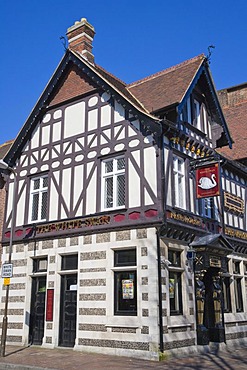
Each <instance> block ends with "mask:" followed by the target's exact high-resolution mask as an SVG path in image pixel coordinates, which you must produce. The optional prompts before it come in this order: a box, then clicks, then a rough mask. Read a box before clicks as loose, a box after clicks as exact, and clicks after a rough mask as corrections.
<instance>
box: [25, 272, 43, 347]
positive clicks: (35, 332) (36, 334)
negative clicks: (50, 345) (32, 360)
mask: <svg viewBox="0 0 247 370" xmlns="http://www.w3.org/2000/svg"><path fill="white" fill-rule="evenodd" d="M45 292H46V277H45V276H43V277H36V278H33V279H32V298H31V314H30V327H29V341H30V343H32V344H36V345H41V344H42V340H43V336H44V323H45Z"/></svg>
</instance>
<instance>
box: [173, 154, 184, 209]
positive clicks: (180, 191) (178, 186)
mask: <svg viewBox="0 0 247 370" xmlns="http://www.w3.org/2000/svg"><path fill="white" fill-rule="evenodd" d="M179 161H180V162H181V163H182V171H180V170H179ZM172 171H173V172H172V174H173V184H174V194H173V195H174V199H173V204H174V206H175V207H177V208H181V209H186V190H185V184H186V177H185V159H184V158H183V157H180V156H178V155H177V154H175V153H174V154H173V169H172ZM179 180H181V183H180V182H179ZM181 195H182V197H181ZM181 200H182V202H181Z"/></svg>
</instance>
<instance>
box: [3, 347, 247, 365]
mask: <svg viewBox="0 0 247 370" xmlns="http://www.w3.org/2000/svg"><path fill="white" fill-rule="evenodd" d="M145 369H147V370H152V369H153V370H154V369H155V370H156V369H157V370H161V369H163V370H166V369H175V370H185V369H194V370H204V369H205V370H206V369H207V370H208V369H214V370H215V369H221V370H246V369H247V347H241V348H237V349H228V350H224V351H220V352H218V353H206V354H200V355H199V354H196V355H189V356H185V357H181V358H177V357H167V358H166V359H164V360H163V361H160V362H156V361H148V360H142V359H136V358H130V357H120V356H109V355H103V354H94V353H87V352H80V351H74V350H73V349H67V348H55V349H46V348H42V347H36V346H29V347H16V346H7V347H6V355H5V357H0V370H145Z"/></svg>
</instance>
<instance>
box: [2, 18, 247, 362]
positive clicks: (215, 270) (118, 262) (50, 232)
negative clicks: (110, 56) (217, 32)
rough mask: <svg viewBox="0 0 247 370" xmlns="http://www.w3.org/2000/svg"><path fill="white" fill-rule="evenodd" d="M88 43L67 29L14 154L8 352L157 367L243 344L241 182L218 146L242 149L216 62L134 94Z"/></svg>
mask: <svg viewBox="0 0 247 370" xmlns="http://www.w3.org/2000/svg"><path fill="white" fill-rule="evenodd" d="M94 35H95V30H94V27H93V26H92V25H91V24H90V23H89V22H88V21H87V20H86V19H85V18H82V19H81V20H80V21H77V22H75V24H74V25H73V26H71V27H70V28H68V30H67V38H68V49H67V50H66V52H65V54H64V56H63V58H62V60H61V62H60V63H59V65H58V67H57V69H56V70H55V72H54V74H53V75H52V76H51V79H50V81H49V82H48V84H47V86H46V87H45V89H44V91H43V92H42V94H41V96H40V98H39V100H38V101H37V103H36V105H35V106H34V108H33V110H32V111H31V113H30V115H29V117H28V118H27V120H26V122H25V123H24V125H23V127H22V128H21V130H20V132H19V134H18V136H17V138H16V140H15V141H14V143H13V145H12V147H11V149H10V150H9V151H8V153H7V155H6V156H5V158H4V161H5V162H6V163H7V164H8V166H9V168H11V171H10V172H9V176H7V177H6V173H5V178H7V183H6V191H7V201H6V210H5V220H4V228H3V238H2V243H3V254H2V263H4V262H6V261H8V257H9V244H10V237H11V231H12V238H13V248H12V251H11V254H12V256H11V257H12V259H11V261H12V264H13V277H12V278H11V279H10V285H9V289H10V291H9V303H8V328H7V343H8V344H16V345H27V344H28V343H30V344H34V345H40V346H43V347H47V348H54V347H58V346H60V347H71V348H72V349H75V350H81V351H89V352H98V353H107V354H114V355H123V356H134V357H141V358H146V359H152V360H159V359H160V358H162V356H163V353H165V354H166V353H174V354H175V353H177V354H182V353H189V352H197V351H203V350H205V349H206V350H209V349H210V348H211V347H214V346H215V345H217V346H218V347H219V348H225V346H238V345H240V344H243V343H245V344H246V333H247V312H246V311H247V302H246V279H247V274H246V266H247V254H246V252H247V248H246V247H247V243H246V239H247V233H246V181H247V176H246V175H247V172H246V167H244V166H241V165H240V164H237V163H235V162H234V161H230V160H228V159H226V158H224V157H223V156H222V155H220V154H219V153H218V152H217V151H216V149H217V148H220V147H224V146H228V147H230V148H231V147H232V145H233V143H232V138H231V135H230V132H229V129H228V126H227V122H226V120H225V118H224V114H223V111H222V108H221V105H220V103H219V100H218V96H217V92H216V90H215V87H214V82H213V80H212V76H211V72H210V69H209V63H208V58H207V57H205V56H204V55H203V54H202V55H199V56H197V57H194V58H192V59H190V60H186V61H184V62H182V63H181V64H178V65H176V66H173V67H171V68H168V69H166V70H163V71H161V72H158V73H156V74H154V75H151V76H148V77H145V78H144V79H142V80H139V81H136V82H133V83H131V84H125V83H124V82H123V81H121V80H120V79H118V78H117V77H115V76H113V75H112V74H111V73H109V72H107V71H106V70H104V69H103V68H102V67H100V66H99V65H97V64H96V63H95V60H94V55H93V53H92V43H93V38H94ZM13 171H15V172H14V173H15V174H16V182H15V181H14V174H13ZM5 172H6V171H5ZM14 195H15V199H16V202H15V205H14V208H13V209H12V200H13V196H14ZM12 216H13V217H14V219H13V224H11V220H12ZM11 225H14V226H11ZM11 228H12V230H11ZM5 291H6V286H4V285H3V286H2V290H1V302H2V310H1V313H3V303H4V302H5Z"/></svg>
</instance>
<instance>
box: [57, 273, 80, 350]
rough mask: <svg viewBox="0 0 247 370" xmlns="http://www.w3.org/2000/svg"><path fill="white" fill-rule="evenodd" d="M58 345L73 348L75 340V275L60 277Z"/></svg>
mask: <svg viewBox="0 0 247 370" xmlns="http://www.w3.org/2000/svg"><path fill="white" fill-rule="evenodd" d="M60 307H61V309H60V333H59V345H60V346H62V347H73V346H74V345H75V338H76V309H77V275H62V276H61V301H60Z"/></svg>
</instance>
